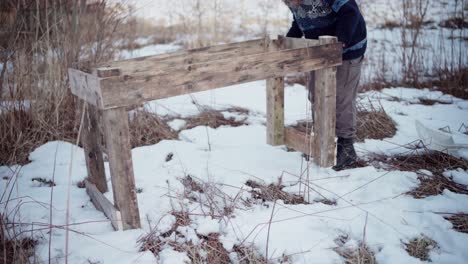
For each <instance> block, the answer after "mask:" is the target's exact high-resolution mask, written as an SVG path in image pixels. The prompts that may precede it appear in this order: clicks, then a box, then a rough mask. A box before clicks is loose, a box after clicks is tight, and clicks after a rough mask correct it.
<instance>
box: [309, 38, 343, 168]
mask: <svg viewBox="0 0 468 264" xmlns="http://www.w3.org/2000/svg"><path fill="white" fill-rule="evenodd" d="M319 40H320V43H322V44H325V43H336V42H337V41H338V40H337V38H336V37H328V36H324V37H320V39H319ZM340 45H341V44H340ZM340 53H341V52H340ZM313 114H314V135H315V136H314V145H313V153H314V155H313V156H314V161H315V163H316V164H317V165H319V166H321V167H330V166H333V165H334V164H335V148H336V143H335V125H336V67H329V68H324V69H319V70H317V71H316V72H315V94H314V105H313Z"/></svg>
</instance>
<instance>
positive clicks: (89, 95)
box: [68, 69, 102, 108]
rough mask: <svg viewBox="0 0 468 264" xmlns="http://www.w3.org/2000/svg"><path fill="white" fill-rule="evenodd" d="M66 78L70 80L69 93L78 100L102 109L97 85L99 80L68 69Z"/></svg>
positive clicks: (90, 75) (98, 85) (87, 74)
mask: <svg viewBox="0 0 468 264" xmlns="http://www.w3.org/2000/svg"><path fill="white" fill-rule="evenodd" d="M68 78H69V80H70V88H71V92H72V93H73V94H74V95H76V96H77V97H78V98H80V99H82V100H84V101H86V102H88V103H90V104H91V105H95V106H97V107H98V108H101V107H102V96H101V89H100V84H99V78H98V77H96V76H94V75H92V74H89V73H85V72H82V71H79V70H75V69H68Z"/></svg>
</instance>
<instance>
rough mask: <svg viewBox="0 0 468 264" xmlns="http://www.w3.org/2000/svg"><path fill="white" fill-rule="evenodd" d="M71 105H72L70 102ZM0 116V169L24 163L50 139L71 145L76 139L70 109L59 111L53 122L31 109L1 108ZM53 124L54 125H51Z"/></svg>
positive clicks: (74, 124)
mask: <svg viewBox="0 0 468 264" xmlns="http://www.w3.org/2000/svg"><path fill="white" fill-rule="evenodd" d="M72 105H74V103H73V102H72ZM2 110H3V111H2V113H0V123H1V124H2V125H1V126H0V166H1V165H13V164H21V165H23V164H26V163H28V162H29V160H28V157H29V154H30V153H31V152H32V151H33V150H34V149H35V148H37V147H39V146H40V145H42V144H44V143H46V142H48V141H52V140H64V141H70V142H72V141H73V139H74V138H76V136H77V131H78V128H77V122H75V121H76V120H77V119H76V118H75V113H74V109H71V108H68V110H63V111H60V113H59V114H58V115H57V116H56V117H57V119H55V118H54V120H53V121H52V120H50V119H49V118H50V117H41V116H39V115H37V113H34V112H33V111H34V110H32V109H21V108H20V109H8V108H7V109H2ZM55 121H56V122H55Z"/></svg>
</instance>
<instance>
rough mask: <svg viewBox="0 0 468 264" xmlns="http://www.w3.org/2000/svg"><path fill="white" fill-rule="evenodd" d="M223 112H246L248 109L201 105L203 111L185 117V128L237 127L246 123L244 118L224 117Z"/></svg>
mask: <svg viewBox="0 0 468 264" xmlns="http://www.w3.org/2000/svg"><path fill="white" fill-rule="evenodd" d="M223 112H231V113H240V114H245V113H248V110H246V109H244V108H240V107H237V108H229V109H225V110H214V109H211V108H208V107H203V111H202V112H201V113H200V114H198V115H196V116H191V117H188V118H185V121H187V124H186V126H185V129H192V128H194V127H197V126H208V127H211V128H218V127H220V126H231V127H239V126H243V125H245V124H246V123H245V119H244V120H241V121H237V120H236V119H235V118H233V117H230V118H226V117H224V115H223Z"/></svg>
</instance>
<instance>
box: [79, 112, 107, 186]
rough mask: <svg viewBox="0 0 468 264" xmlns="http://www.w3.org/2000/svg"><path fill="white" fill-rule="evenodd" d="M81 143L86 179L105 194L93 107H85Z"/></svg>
mask: <svg viewBox="0 0 468 264" xmlns="http://www.w3.org/2000/svg"><path fill="white" fill-rule="evenodd" d="M81 142H82V144H83V148H84V152H85V159H86V169H87V170H88V179H89V181H90V182H92V183H93V184H95V185H96V187H97V188H98V189H99V191H100V192H102V193H105V192H107V191H108V189H107V181H106V172H105V170H104V159H103V156H102V149H101V145H102V143H101V133H100V130H99V121H98V113H97V110H96V107H94V106H93V105H88V106H87V111H86V113H85V118H84V122H83V131H82V134H81Z"/></svg>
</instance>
